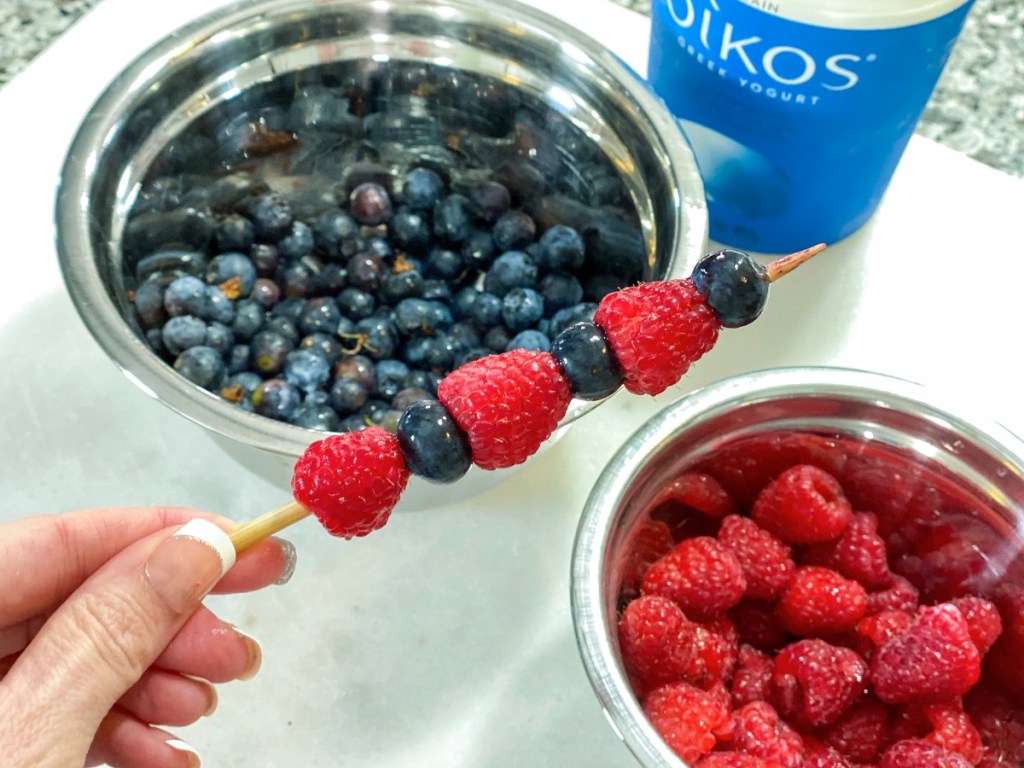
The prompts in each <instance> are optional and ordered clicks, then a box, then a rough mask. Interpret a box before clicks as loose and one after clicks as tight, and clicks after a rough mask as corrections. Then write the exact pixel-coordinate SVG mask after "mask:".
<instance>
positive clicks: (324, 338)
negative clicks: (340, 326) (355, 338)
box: [299, 333, 344, 367]
mask: <svg viewBox="0 0 1024 768" xmlns="http://www.w3.org/2000/svg"><path fill="white" fill-rule="evenodd" d="M299 349H312V350H314V351H316V352H319V353H320V354H321V355H323V356H324V358H326V360H327V362H328V364H329V365H330V366H331V367H334V366H335V365H337V364H338V362H339V361H340V360H341V357H342V354H344V348H343V347H342V345H341V340H340V339H339V338H338V337H337V336H335V335H333V334H329V333H311V334H309V335H308V336H304V337H303V338H302V339H301V340H300V341H299Z"/></svg>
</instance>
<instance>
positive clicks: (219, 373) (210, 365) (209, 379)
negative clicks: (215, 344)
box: [174, 345, 225, 389]
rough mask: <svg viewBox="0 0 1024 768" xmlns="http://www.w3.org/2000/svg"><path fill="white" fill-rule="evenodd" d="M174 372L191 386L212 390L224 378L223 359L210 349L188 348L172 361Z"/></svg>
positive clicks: (203, 347) (204, 347) (202, 347)
mask: <svg viewBox="0 0 1024 768" xmlns="http://www.w3.org/2000/svg"><path fill="white" fill-rule="evenodd" d="M174 370H176V371H177V372H178V373H180V374H181V375H182V376H184V377H185V378H186V379H188V380H189V381H191V382H192V383H193V384H197V385H198V386H200V387H204V388H206V389H213V388H215V387H217V386H218V385H219V384H220V382H221V380H222V379H223V378H224V374H225V368H224V358H223V357H221V355H220V353H219V352H218V351H217V350H215V349H213V348H211V347H207V346H203V345H200V346H195V347H189V348H188V349H186V350H184V351H183V352H182V353H181V354H180V355H178V358H177V359H176V360H175V361H174Z"/></svg>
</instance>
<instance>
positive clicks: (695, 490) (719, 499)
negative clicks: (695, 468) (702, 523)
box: [653, 472, 736, 520]
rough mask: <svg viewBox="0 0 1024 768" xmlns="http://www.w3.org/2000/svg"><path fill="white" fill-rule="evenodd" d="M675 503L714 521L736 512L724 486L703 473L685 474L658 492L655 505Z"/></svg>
mask: <svg viewBox="0 0 1024 768" xmlns="http://www.w3.org/2000/svg"><path fill="white" fill-rule="evenodd" d="M665 501H675V502H678V503H679V504H682V505H683V506H686V507H689V508H690V509H694V510H696V511H697V512H700V513H701V514H702V515H706V516H707V517H710V518H711V519H713V520H721V519H722V518H723V517H725V516H726V515H731V514H733V513H734V512H735V511H736V505H735V504H734V503H733V500H732V497H730V496H729V494H728V493H727V492H726V490H725V488H723V487H722V484H721V483H719V482H718V481H717V480H715V478H713V477H712V476H711V475H708V474H705V473H703V472H685V473H683V474H682V475H680V476H679V477H677V478H676V479H675V480H673V481H672V482H670V483H669V484H668V485H666V486H665V487H664V488H662V489H661V490H659V491H658V495H657V496H655V498H654V502H653V504H654V505H658V504H661V503H663V502H665Z"/></svg>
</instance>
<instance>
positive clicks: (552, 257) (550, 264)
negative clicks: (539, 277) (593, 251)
mask: <svg viewBox="0 0 1024 768" xmlns="http://www.w3.org/2000/svg"><path fill="white" fill-rule="evenodd" d="M539 245H540V249H539V254H538V263H539V265H540V266H541V267H543V268H545V269H551V270H565V271H569V272H574V271H576V270H577V269H579V268H580V267H582V266H583V261H584V259H585V257H586V251H585V249H584V246H583V238H582V237H581V236H580V233H579V232H577V231H576V230H575V229H573V228H572V227H569V226H566V225H565V224H556V225H555V226H553V227H550V228H549V229H548V230H547V231H546V232H544V234H543V235H541V236H540V240H539Z"/></svg>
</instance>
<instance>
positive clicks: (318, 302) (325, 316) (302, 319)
mask: <svg viewBox="0 0 1024 768" xmlns="http://www.w3.org/2000/svg"><path fill="white" fill-rule="evenodd" d="M341 316H342V312H341V308H340V307H339V306H338V302H337V301H335V300H334V299H332V298H331V297H329V296H317V297H315V298H312V299H308V300H307V301H306V302H305V304H304V305H303V308H302V312H301V313H299V316H298V318H297V319H296V323H295V325H296V326H297V327H298V329H299V331H300V332H301V333H302V334H303V335H305V336H309V335H310V334H312V333H328V334H333V333H334V332H335V331H337V330H338V324H339V323H340V322H341Z"/></svg>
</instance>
